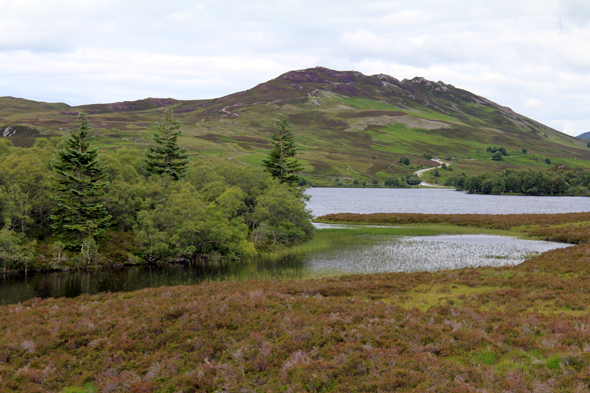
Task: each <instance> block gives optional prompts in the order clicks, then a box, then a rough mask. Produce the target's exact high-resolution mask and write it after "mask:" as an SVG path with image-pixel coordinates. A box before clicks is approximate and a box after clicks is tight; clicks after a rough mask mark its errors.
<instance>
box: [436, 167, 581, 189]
mask: <svg viewBox="0 0 590 393" xmlns="http://www.w3.org/2000/svg"><path fill="white" fill-rule="evenodd" d="M445 185H452V186H454V187H455V188H457V189H458V190H462V191H468V192H469V193H473V194H496V195H499V194H505V193H515V194H526V195H578V196H581V195H584V196H585V195H590V170H588V169H585V168H582V167H576V168H574V169H571V170H566V169H559V170H555V169H553V170H549V171H543V170H532V169H524V170H516V169H506V170H504V171H502V172H486V173H483V174H480V175H474V176H468V175H466V174H465V173H461V174H459V175H458V176H456V177H452V178H449V179H447V181H446V182H445Z"/></svg>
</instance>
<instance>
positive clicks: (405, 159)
mask: <svg viewBox="0 0 590 393" xmlns="http://www.w3.org/2000/svg"><path fill="white" fill-rule="evenodd" d="M399 163H400V164H403V165H406V166H407V165H410V159H409V158H408V157H402V158H400V159H399Z"/></svg>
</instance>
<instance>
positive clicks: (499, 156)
mask: <svg viewBox="0 0 590 393" xmlns="http://www.w3.org/2000/svg"><path fill="white" fill-rule="evenodd" d="M492 160H494V161H502V160H504V156H503V155H502V153H501V152H499V151H497V152H495V153H494V154H492Z"/></svg>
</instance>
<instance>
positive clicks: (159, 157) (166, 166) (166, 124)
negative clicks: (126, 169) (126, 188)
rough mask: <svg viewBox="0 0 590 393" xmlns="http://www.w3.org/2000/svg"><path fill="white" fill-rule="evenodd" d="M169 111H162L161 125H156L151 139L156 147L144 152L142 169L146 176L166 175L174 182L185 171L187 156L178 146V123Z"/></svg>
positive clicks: (150, 147)
mask: <svg viewBox="0 0 590 393" xmlns="http://www.w3.org/2000/svg"><path fill="white" fill-rule="evenodd" d="M172 116H173V113H172V111H170V110H165V111H164V116H163V117H162V122H161V123H156V125H155V130H154V132H153V133H152V139H153V141H154V142H155V143H156V146H149V147H148V148H147V150H146V152H145V158H144V168H145V171H146V173H147V174H148V175H162V174H166V175H169V176H170V177H172V179H174V180H178V179H180V177H181V176H182V175H183V174H184V172H185V171H186V166H187V164H188V154H187V153H186V150H185V149H183V148H181V147H180V146H178V137H179V136H180V134H181V131H180V123H179V122H177V121H176V120H174V119H173V118H172Z"/></svg>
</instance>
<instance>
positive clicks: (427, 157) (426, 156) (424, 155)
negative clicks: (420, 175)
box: [422, 153, 432, 160]
mask: <svg viewBox="0 0 590 393" xmlns="http://www.w3.org/2000/svg"><path fill="white" fill-rule="evenodd" d="M422 157H424V158H426V159H427V160H432V154H430V153H424V154H422Z"/></svg>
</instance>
